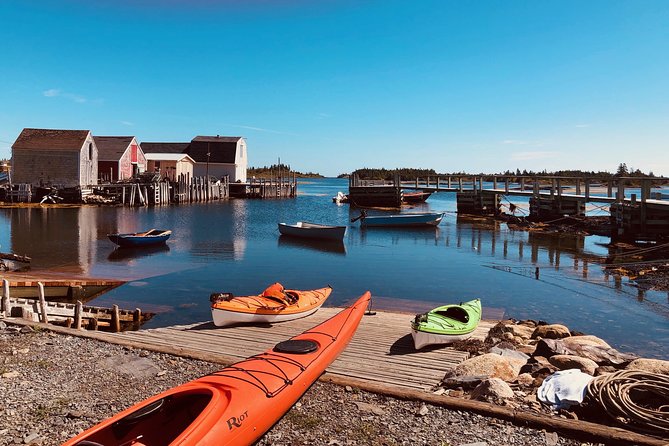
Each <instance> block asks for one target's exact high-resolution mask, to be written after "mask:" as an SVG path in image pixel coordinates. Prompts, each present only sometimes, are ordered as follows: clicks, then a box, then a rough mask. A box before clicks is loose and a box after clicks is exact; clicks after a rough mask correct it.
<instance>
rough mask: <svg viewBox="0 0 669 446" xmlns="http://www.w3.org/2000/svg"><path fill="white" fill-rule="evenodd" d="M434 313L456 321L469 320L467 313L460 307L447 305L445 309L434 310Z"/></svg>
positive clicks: (464, 321)
mask: <svg viewBox="0 0 669 446" xmlns="http://www.w3.org/2000/svg"><path fill="white" fill-rule="evenodd" d="M434 314H438V315H440V316H443V317H447V318H449V319H453V320H455V321H458V322H462V323H466V322H469V313H467V311H466V310H465V309H463V308H462V307H448V308H447V309H445V310H441V311H435V312H434Z"/></svg>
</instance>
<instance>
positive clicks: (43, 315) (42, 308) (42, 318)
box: [37, 282, 49, 324]
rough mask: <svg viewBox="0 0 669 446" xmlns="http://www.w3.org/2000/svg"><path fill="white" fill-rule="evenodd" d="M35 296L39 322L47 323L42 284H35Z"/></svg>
mask: <svg viewBox="0 0 669 446" xmlns="http://www.w3.org/2000/svg"><path fill="white" fill-rule="evenodd" d="M37 294H38V296H39V312H40V322H44V323H45V324H48V323H49V317H48V316H47V314H46V298H45V296H44V284H43V283H42V282H37Z"/></svg>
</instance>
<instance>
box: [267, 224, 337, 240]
mask: <svg viewBox="0 0 669 446" xmlns="http://www.w3.org/2000/svg"><path fill="white" fill-rule="evenodd" d="M279 232H280V233H281V234H282V235H289V236H291V237H302V238H311V239H322V240H342V239H343V238H344V234H346V226H328V225H320V224H318V223H309V222H306V221H298V222H297V223H295V224H294V225H289V224H287V223H279Z"/></svg>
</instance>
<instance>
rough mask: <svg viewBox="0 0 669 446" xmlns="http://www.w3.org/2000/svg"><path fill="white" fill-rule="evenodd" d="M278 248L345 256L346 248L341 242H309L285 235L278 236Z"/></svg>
mask: <svg viewBox="0 0 669 446" xmlns="http://www.w3.org/2000/svg"><path fill="white" fill-rule="evenodd" d="M278 243H279V247H280V248H298V249H307V250H310V249H311V250H315V251H320V252H325V253H331V254H340V255H346V246H344V242H343V241H341V240H309V239H302V238H296V237H290V236H286V235H280V236H279V241H278Z"/></svg>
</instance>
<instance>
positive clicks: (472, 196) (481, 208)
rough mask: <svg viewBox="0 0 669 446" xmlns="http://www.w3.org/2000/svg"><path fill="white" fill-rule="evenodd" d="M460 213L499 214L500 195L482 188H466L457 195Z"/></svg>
mask: <svg viewBox="0 0 669 446" xmlns="http://www.w3.org/2000/svg"><path fill="white" fill-rule="evenodd" d="M456 199H457V203H458V213H459V214H472V215H497V214H499V206H500V196H499V195H498V194H495V193H486V191H481V190H466V191H461V192H457V195H456Z"/></svg>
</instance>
